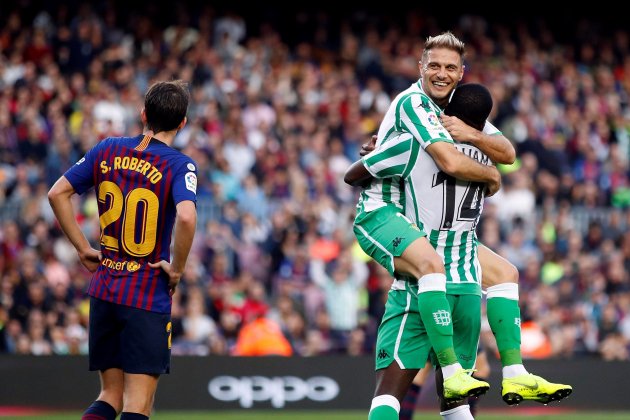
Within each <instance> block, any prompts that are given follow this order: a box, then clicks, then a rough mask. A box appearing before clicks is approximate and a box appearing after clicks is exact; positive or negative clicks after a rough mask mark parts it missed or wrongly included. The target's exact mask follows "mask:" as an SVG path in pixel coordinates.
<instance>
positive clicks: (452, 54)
mask: <svg viewBox="0 0 630 420" xmlns="http://www.w3.org/2000/svg"><path fill="white" fill-rule="evenodd" d="M420 75H421V78H422V87H423V88H424V91H425V92H426V94H427V95H429V97H430V98H431V99H433V101H434V102H435V103H436V104H438V105H439V106H440V107H442V108H444V107H445V106H446V104H448V99H449V96H450V95H451V92H452V91H453V89H455V86H457V83H459V81H460V80H462V77H463V76H464V64H463V62H462V57H461V55H460V54H459V53H458V52H457V51H455V50H452V49H449V48H433V49H430V50H428V51H425V53H424V55H423V56H422V61H420Z"/></svg>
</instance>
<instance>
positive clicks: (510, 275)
mask: <svg viewBox="0 0 630 420" xmlns="http://www.w3.org/2000/svg"><path fill="white" fill-rule="evenodd" d="M503 278H504V283H518V269H517V268H516V267H515V266H514V264H512V263H507V264H505V267H504V269H503Z"/></svg>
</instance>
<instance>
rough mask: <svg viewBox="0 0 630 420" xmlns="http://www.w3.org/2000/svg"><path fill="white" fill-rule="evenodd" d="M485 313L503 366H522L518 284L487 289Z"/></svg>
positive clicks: (507, 284) (505, 284)
mask: <svg viewBox="0 0 630 420" xmlns="http://www.w3.org/2000/svg"><path fill="white" fill-rule="evenodd" d="M487 291H488V295H487V304H486V313H487V316H488V322H489V323H490V328H491V329H492V334H494V338H495V339H496V341H497V347H498V348H499V354H500V355H501V364H502V365H503V366H510V365H517V364H522V363H523V359H522V357H521V310H520V308H519V306H518V284H516V283H504V284H498V285H496V286H492V287H488V290H487Z"/></svg>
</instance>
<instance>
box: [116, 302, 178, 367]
mask: <svg viewBox="0 0 630 420" xmlns="http://www.w3.org/2000/svg"><path fill="white" fill-rule="evenodd" d="M120 311H121V317H122V318H124V320H125V328H124V331H123V332H122V334H121V344H120V345H121V349H122V356H121V360H122V368H123V371H124V372H125V373H137V374H147V375H159V374H162V373H169V371H170V358H171V326H172V325H171V316H170V314H163V313H158V312H151V311H145V310H142V309H138V308H132V307H128V306H120Z"/></svg>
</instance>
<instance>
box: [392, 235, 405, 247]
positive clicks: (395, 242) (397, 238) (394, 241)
mask: <svg viewBox="0 0 630 420" xmlns="http://www.w3.org/2000/svg"><path fill="white" fill-rule="evenodd" d="M403 239H405V238H400V237H396V238H394V240H393V241H392V245H393V246H394V248H397V247H398V245H400V243H401V242H402V241H403Z"/></svg>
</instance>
